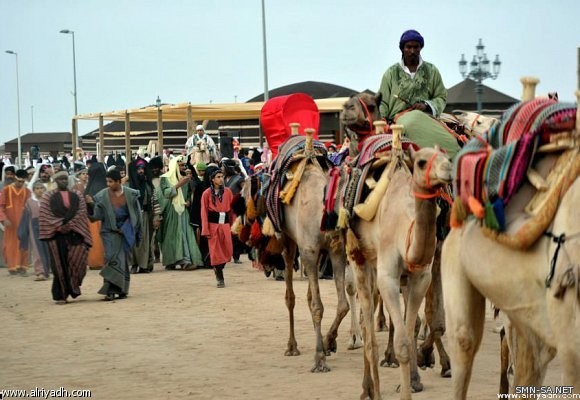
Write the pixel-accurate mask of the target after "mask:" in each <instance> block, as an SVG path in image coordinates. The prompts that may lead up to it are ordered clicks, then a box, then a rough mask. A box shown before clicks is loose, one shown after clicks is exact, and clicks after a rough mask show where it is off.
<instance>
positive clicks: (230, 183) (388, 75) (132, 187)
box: [0, 30, 447, 304]
mask: <svg viewBox="0 0 580 400" xmlns="http://www.w3.org/2000/svg"><path fill="white" fill-rule="evenodd" d="M423 46H424V39H423V37H422V36H421V35H420V34H419V32H417V31H415V30H408V31H406V32H404V33H403V35H402V36H401V39H400V42H399V48H400V50H401V60H400V61H399V62H397V63H396V64H394V65H393V66H391V67H390V68H388V69H387V71H386V72H385V74H384V76H383V78H382V80H381V85H380V89H379V93H380V95H381V96H382V103H381V106H380V111H381V115H382V117H383V118H385V119H386V120H387V121H388V122H389V123H392V122H393V121H397V118H398V117H399V116H400V115H401V114H404V113H405V112H407V111H411V112H416V111H420V112H421V114H428V115H430V116H433V117H437V116H438V115H439V114H440V113H441V112H442V110H443V109H444V107H445V103H446V96H447V92H446V90H445V87H444V85H443V81H442V79H441V76H440V74H439V71H438V70H437V68H436V67H435V66H434V65H432V64H430V63H427V62H425V61H423V59H422V58H421V55H420V52H421V49H422V48H423ZM200 146H201V147H203V148H204V149H207V151H208V152H209V155H210V159H211V161H213V162H208V163H205V162H203V161H197V162H196V161H195V160H194V159H193V155H192V152H193V149H194V148H196V147H197V148H199V147H200ZM327 148H328V153H329V157H330V158H331V159H334V158H335V157H336V156H337V155H338V154H339V153H340V152H342V151H344V150H345V148H346V146H343V147H342V149H341V148H340V147H337V146H336V145H335V144H334V143H327ZM234 149H235V157H230V158H226V157H224V158H222V159H221V160H220V157H219V156H218V155H219V153H220V149H218V147H217V146H216V144H215V143H214V142H213V140H212V139H211V137H210V136H209V135H208V134H207V133H206V132H205V130H204V127H203V125H198V126H197V127H196V132H195V133H194V134H193V135H192V136H191V137H190V138H188V140H187V142H186V143H185V149H184V151H183V152H182V153H183V154H182V155H174V154H173V153H168V154H167V155H164V157H160V156H157V157H153V158H149V157H148V156H147V155H146V154H143V155H134V156H130V157H129V159H128V160H127V159H126V158H125V157H124V156H123V155H121V154H117V155H116V156H113V155H112V154H110V155H108V156H107V157H106V159H105V160H97V158H96V156H92V157H91V158H90V159H84V160H82V161H81V160H77V161H75V162H73V163H72V165H71V163H70V161H69V158H68V157H66V156H65V157H62V159H61V160H59V159H58V157H57V158H54V159H53V158H48V157H47V158H44V159H39V160H38V162H35V163H34V164H35V166H28V167H27V168H26V169H16V167H15V166H13V165H3V168H2V180H1V182H0V189H1V190H0V240H1V241H2V252H1V254H0V257H3V260H0V264H4V265H6V266H7V267H8V272H9V274H10V275H15V276H18V275H19V276H28V268H29V266H30V265H31V266H33V268H34V275H35V279H36V280H38V281H42V280H46V279H48V278H49V276H50V275H51V274H52V275H53V284H52V297H53V299H54V301H56V302H57V303H58V304H65V303H66V302H67V301H68V298H69V297H71V298H75V297H77V296H79V295H80V294H81V289H80V288H81V284H82V281H83V278H84V276H85V274H86V271H87V266H88V267H89V268H90V269H99V270H100V275H101V276H102V278H103V286H102V287H101V289H100V290H99V293H100V294H102V295H104V299H105V300H114V299H123V298H126V297H127V295H128V293H129V283H130V275H131V273H149V272H151V271H153V267H154V263H155V262H161V263H162V265H163V266H164V267H165V269H167V270H175V269H182V270H186V271H190V270H195V269H197V268H200V267H206V268H213V270H214V271H215V276H216V281H217V287H218V288H223V287H225V279H224V266H225V265H226V264H227V263H228V262H230V261H231V259H232V258H233V261H234V263H240V255H241V254H242V253H243V252H244V251H246V250H247V248H246V246H245V244H244V243H241V242H240V241H239V240H238V239H237V236H232V233H231V229H230V224H231V223H233V220H234V218H235V213H234V211H233V208H235V204H236V202H237V201H239V200H240V197H241V190H242V186H243V183H244V178H245V177H246V176H248V175H250V174H252V173H253V172H254V168H257V167H258V165H259V164H262V165H263V163H264V162H265V163H266V164H268V163H269V162H270V161H271V154H269V149H268V147H267V144H266V145H265V146H264V149H260V150H263V151H261V152H260V151H255V152H253V154H252V153H250V152H248V150H247V149H242V148H239V144H237V143H236V144H234ZM3 161H4V160H3ZM3 161H2V162H0V165H1V164H4V162H3ZM126 163H128V165H126ZM7 164H8V163H7Z"/></svg>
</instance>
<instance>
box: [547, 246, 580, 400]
mask: <svg viewBox="0 0 580 400" xmlns="http://www.w3.org/2000/svg"><path fill="white" fill-rule="evenodd" d="M574 243H576V245H575V246H574V247H573V246H572V245H568V247H567V248H566V252H567V254H566V256H567V258H564V257H562V258H561V261H560V262H561V263H562V264H563V265H562V264H561V265H559V266H558V267H556V271H557V272H556V276H555V277H554V280H553V283H552V288H551V290H550V291H549V292H548V295H547V296H548V297H547V299H548V309H549V310H551V312H550V322H551V325H552V326H553V329H554V332H555V333H556V335H557V338H556V340H557V342H556V346H557V349H558V357H559V359H560V360H561V363H562V369H563V372H562V384H563V385H566V386H573V387H574V389H573V392H574V393H575V394H577V393H580V336H579V335H578V330H579V329H580V320H579V319H578V316H579V315H580V313H579V308H580V264H578V260H580V250H579V249H578V246H577V244H578V242H577V241H575V242H574ZM564 260H565V261H566V262H563V261H564ZM572 260H575V261H574V263H575V265H572V264H571V263H572ZM556 293H558V294H556ZM566 315H567V316H570V315H574V316H575V318H566V317H565V316H566Z"/></svg>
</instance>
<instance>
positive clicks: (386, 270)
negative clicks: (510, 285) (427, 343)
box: [346, 126, 452, 399]
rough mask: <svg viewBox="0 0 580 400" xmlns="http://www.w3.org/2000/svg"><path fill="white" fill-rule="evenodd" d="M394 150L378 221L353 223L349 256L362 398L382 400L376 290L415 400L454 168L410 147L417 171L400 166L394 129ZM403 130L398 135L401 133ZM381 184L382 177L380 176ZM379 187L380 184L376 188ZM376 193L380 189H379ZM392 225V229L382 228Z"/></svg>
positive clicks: (406, 391)
mask: <svg viewBox="0 0 580 400" xmlns="http://www.w3.org/2000/svg"><path fill="white" fill-rule="evenodd" d="M391 128H392V129H393V133H394V139H393V150H392V155H391V161H390V163H391V164H392V163H396V164H395V165H394V166H393V165H389V166H388V167H387V168H388V169H389V171H386V170H385V171H384V172H383V174H385V173H388V172H391V171H392V175H391V178H390V183H389V184H388V187H387V189H386V192H385V194H384V195H383V196H382V199H380V200H379V201H380V202H379V204H378V210H377V212H376V215H375V216H374V218H373V219H372V220H370V221H366V220H363V219H360V218H353V219H352V220H351V225H350V229H349V230H348V231H347V234H346V237H347V256H348V258H349V260H350V262H351V263H353V265H354V270H355V276H356V282H357V290H358V295H359V300H360V302H361V309H362V311H363V338H364V376H363V384H362V386H363V393H362V395H361V398H370V399H379V398H380V383H379V374H378V346H377V342H376V336H375V332H374V322H373V316H374V309H375V305H374V301H375V299H374V290H375V288H378V292H379V294H380V295H381V297H382V298H383V301H384V302H385V305H386V307H387V310H388V312H389V316H390V318H391V319H392V321H393V325H394V327H395V337H394V347H395V354H396V356H397V359H398V361H399V363H400V368H401V391H400V396H401V399H410V398H411V375H414V376H415V375H416V376H418V372H417V365H416V348H415V340H414V332H415V321H416V318H417V313H418V310H419V306H420V305H421V302H422V301H423V298H424V297H425V294H426V292H427V289H428V287H429V284H430V282H431V264H432V262H433V257H434V255H435V248H436V244H437V239H436V217H437V216H436V213H437V207H436V204H435V198H436V197H437V196H438V194H439V189H440V188H441V187H443V186H444V185H447V184H448V183H449V182H451V170H452V166H451V163H450V161H449V160H448V158H447V157H446V156H445V155H444V154H443V153H442V152H441V151H440V150H439V149H438V148H437V147H435V148H423V149H421V150H419V151H417V152H415V151H413V150H412V147H410V151H409V156H410V159H411V162H412V165H413V169H412V171H413V172H411V171H409V169H408V168H407V167H406V166H405V164H404V162H403V161H402V158H403V155H402V151H401V150H397V149H398V148H400V147H399V146H400V143H399V146H397V144H396V143H397V133H399V134H400V130H401V129H402V127H400V126H392V127H391ZM397 131H399V132H397ZM381 179H382V177H381ZM379 185H381V183H380V182H379V183H378V184H377V187H378V186H379ZM375 190H377V188H375ZM386 225H388V226H389V227H391V228H390V229H384V227H385V226H386ZM403 275H406V276H407V279H408V284H407V290H408V298H407V301H406V318H405V319H403V313H402V311H401V307H400V300H399V299H400V281H401V277H402V276H403Z"/></svg>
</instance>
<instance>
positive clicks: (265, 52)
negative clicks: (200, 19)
mask: <svg viewBox="0 0 580 400" xmlns="http://www.w3.org/2000/svg"><path fill="white" fill-rule="evenodd" d="M262 48H263V51H264V101H268V99H269V95H268V53H267V50H266V48H267V46H266V7H265V5H264V0H262ZM259 143H260V147H262V145H263V143H264V135H263V134H262V128H261V126H260V132H259Z"/></svg>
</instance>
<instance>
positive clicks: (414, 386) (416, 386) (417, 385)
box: [411, 381, 423, 393]
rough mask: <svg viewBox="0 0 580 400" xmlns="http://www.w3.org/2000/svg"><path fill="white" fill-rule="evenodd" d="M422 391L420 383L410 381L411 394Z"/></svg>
mask: <svg viewBox="0 0 580 400" xmlns="http://www.w3.org/2000/svg"><path fill="white" fill-rule="evenodd" d="M422 391H423V384H422V383H421V382H413V381H411V393H419V392H422Z"/></svg>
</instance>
